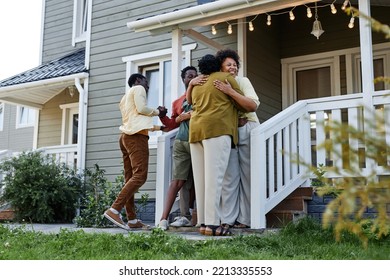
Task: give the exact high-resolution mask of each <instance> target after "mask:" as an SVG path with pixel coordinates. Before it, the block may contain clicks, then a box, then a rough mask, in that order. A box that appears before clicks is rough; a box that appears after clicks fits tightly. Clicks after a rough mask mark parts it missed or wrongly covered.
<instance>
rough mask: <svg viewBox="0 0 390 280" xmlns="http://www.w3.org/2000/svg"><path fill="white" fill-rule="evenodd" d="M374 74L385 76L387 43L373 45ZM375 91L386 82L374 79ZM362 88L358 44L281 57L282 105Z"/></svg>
mask: <svg viewBox="0 0 390 280" xmlns="http://www.w3.org/2000/svg"><path fill="white" fill-rule="evenodd" d="M373 67H374V69H373V70H374V78H376V77H381V76H385V77H387V76H389V73H390V44H389V43H384V44H378V45H374V46H373ZM374 86H375V91H379V90H388V89H390V85H388V84H386V83H383V82H378V83H376V84H375V85H374ZM361 91H362V73H361V57H360V50H359V48H352V49H345V50H338V51H333V52H327V53H319V54H314V55H306V56H300V57H291V58H285V59H282V98H283V108H286V107H288V106H290V105H291V104H293V103H295V102H297V101H298V100H301V99H308V98H317V97H326V96H335V95H341V94H352V93H356V92H361Z"/></svg>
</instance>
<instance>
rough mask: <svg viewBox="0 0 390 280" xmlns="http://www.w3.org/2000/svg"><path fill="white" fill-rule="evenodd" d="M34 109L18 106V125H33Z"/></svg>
mask: <svg viewBox="0 0 390 280" xmlns="http://www.w3.org/2000/svg"><path fill="white" fill-rule="evenodd" d="M34 122H35V110H33V109H30V108H27V107H19V120H18V124H19V125H34Z"/></svg>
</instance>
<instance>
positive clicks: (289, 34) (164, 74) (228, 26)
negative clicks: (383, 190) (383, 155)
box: [0, 0, 390, 228]
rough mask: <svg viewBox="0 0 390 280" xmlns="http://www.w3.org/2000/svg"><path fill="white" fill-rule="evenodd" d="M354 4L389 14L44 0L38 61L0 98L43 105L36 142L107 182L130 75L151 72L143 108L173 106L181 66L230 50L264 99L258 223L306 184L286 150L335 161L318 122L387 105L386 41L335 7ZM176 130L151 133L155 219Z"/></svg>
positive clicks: (159, 0)
mask: <svg viewBox="0 0 390 280" xmlns="http://www.w3.org/2000/svg"><path fill="white" fill-rule="evenodd" d="M350 5H353V6H355V7H358V8H359V10H360V11H362V12H363V13H365V14H367V15H371V16H372V17H374V18H375V19H377V20H379V21H381V22H382V23H385V24H389V23H390V22H389V18H388V16H387V15H388V13H389V11H390V4H389V3H388V2H387V1H383V0H355V1H354V0H351V1H343V0H336V1H331V0H329V1H328V0H324V1H315V0H296V1H291V0H278V1H276V0H251V1H244V0H219V1H193V0H181V1H178V0H169V1H165V0H164V1H163V0H154V1H140V0H139V1H124V0H115V1H101V0H74V1H73V2H72V1H65V0H45V1H44V13H43V21H42V22H43V24H42V54H41V55H42V65H40V66H39V67H37V68H35V69H31V70H27V71H25V72H23V73H21V74H20V75H17V76H15V77H11V78H9V79H5V80H3V81H0V102H2V103H4V104H8V103H10V104H17V105H20V106H26V107H28V108H34V109H37V110H39V113H38V120H37V126H36V132H35V133H34V136H33V137H34V139H33V141H34V146H33V148H35V149H42V150H45V151H46V152H48V153H53V154H56V155H58V156H59V158H60V159H62V160H65V161H67V162H68V163H69V164H75V165H76V167H77V168H79V169H80V170H81V169H84V168H90V167H93V166H94V165H95V164H98V165H99V166H100V167H101V168H102V169H105V170H106V175H107V176H108V178H109V179H110V180H114V178H115V177H116V176H117V175H118V174H120V173H121V168H122V162H121V155H120V151H119V148H118V137H119V130H118V127H119V125H120V123H121V119H120V112H119V109H118V103H119V101H120V99H121V97H122V95H123V94H124V92H125V91H126V90H127V85H126V81H127V78H128V77H129V75H130V74H131V73H133V72H142V73H143V74H144V75H145V76H147V77H148V78H149V81H150V90H149V92H150V94H149V97H148V98H149V100H148V103H149V105H150V106H152V107H157V106H158V105H165V106H167V107H168V108H170V104H171V102H172V100H174V99H175V98H177V97H178V96H180V95H181V94H182V92H183V88H182V85H181V81H180V78H179V77H180V69H182V68H183V67H184V66H186V65H189V64H192V65H195V66H196V65H197V60H198V59H199V58H200V57H202V56H203V55H204V54H206V53H214V52H215V51H216V50H218V49H221V48H228V47H229V48H232V49H236V50H238V52H239V54H240V57H241V59H242V68H241V70H240V74H241V75H244V76H247V77H248V78H249V79H250V80H251V82H252V83H253V85H254V87H255V89H256V91H257V93H258V95H259V98H260V101H261V105H260V107H259V109H258V111H257V114H258V116H259V119H260V121H261V122H262V125H261V126H260V128H259V129H258V130H256V131H254V133H253V135H252V143H253V147H252V177H253V178H252V204H251V205H252V227H253V228H264V227H266V226H267V219H266V214H268V213H270V212H271V211H272V209H274V208H276V207H277V206H278V205H279V204H280V203H281V202H282V201H284V200H285V199H286V197H288V196H289V195H290V194H291V193H293V192H294V191H295V190H296V189H297V188H298V187H300V186H308V185H309V183H308V179H307V176H305V175H306V174H304V173H305V170H304V168H303V166H299V165H298V164H296V163H294V162H292V161H291V155H292V154H293V153H298V154H299V155H300V156H302V158H304V159H305V160H306V161H307V162H313V164H315V165H317V164H320V163H324V164H326V163H328V164H329V163H330V162H332V158H331V155H329V154H327V153H325V152H321V151H315V149H313V147H315V146H316V145H318V144H319V143H321V141H323V140H324V139H325V138H326V137H327V136H326V135H325V134H324V133H323V132H321V129H320V127H321V125H320V124H321V120H324V118H325V117H329V116H332V118H333V119H336V120H337V119H339V120H342V118H344V116H345V115H347V116H348V117H347V120H348V121H349V123H351V124H353V125H356V126H360V125H361V117H360V115H361V112H362V111H361V110H362V104H364V105H366V106H371V107H375V108H384V111H385V112H386V111H387V110H388V106H389V105H388V104H389V101H388V99H387V98H385V97H384V96H385V93H386V92H387V91H386V90H388V89H389V85H387V84H384V83H379V84H374V83H373V79H374V77H377V76H382V75H384V76H390V42H389V41H388V40H386V39H385V38H384V36H383V35H382V34H378V33H373V32H372V30H371V27H370V26H369V25H368V22H367V20H366V19H364V18H363V17H360V18H358V17H356V15H355V14H352V15H348V14H346V13H345V12H343V8H345V7H349V6H350ZM334 11H336V13H334ZM310 15H311V16H310ZM319 23H321V24H319ZM322 31H324V32H322ZM308 116H315V118H312V120H314V123H313V122H312V123H310V119H309V118H308ZM156 121H158V120H157V119H156ZM311 133H313V134H312V135H311ZM386 133H387V135H389V132H388V131H386ZM174 135H175V132H174V131H173V132H170V133H165V134H164V135H161V132H155V133H154V134H152V135H151V137H150V141H149V146H150V168H149V174H148V180H147V182H146V184H145V186H143V187H142V191H141V193H144V192H146V193H148V194H149V198H150V202H151V204H152V205H153V203H154V202H155V211H154V210H153V212H154V213H155V216H156V217H159V215H160V213H161V211H162V203H163V199H164V195H165V190H166V188H167V186H168V182H169V179H170V147H171V140H172V138H173V137H174ZM313 135H315V136H313ZM387 137H388V136H387ZM387 139H388V138H387ZM362 148H363V149H364V147H362ZM281 150H284V151H285V152H286V151H287V152H288V153H285V154H282V153H281V152H280V151H281ZM264 163H266V164H264ZM332 164H333V163H332ZM334 164H341V163H339V162H335V163H334ZM370 166H372V165H369V164H367V165H366V168H367V172H369V171H370V170H369V169H368V167H370ZM385 173H386V172H385V171H383V175H384V176H385V175H386V174H385ZM153 215H154V214H153ZM157 221H158V220H157Z"/></svg>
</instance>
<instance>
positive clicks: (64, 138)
mask: <svg viewBox="0 0 390 280" xmlns="http://www.w3.org/2000/svg"><path fill="white" fill-rule="evenodd" d="M60 108H61V110H62V122H61V145H67V144H72V133H71V131H72V129H73V115H75V114H78V113H79V103H68V104H61V105H60Z"/></svg>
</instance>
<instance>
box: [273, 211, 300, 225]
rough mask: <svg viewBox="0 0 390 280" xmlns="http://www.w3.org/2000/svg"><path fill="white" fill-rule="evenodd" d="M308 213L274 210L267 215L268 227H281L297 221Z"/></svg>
mask: <svg viewBox="0 0 390 280" xmlns="http://www.w3.org/2000/svg"><path fill="white" fill-rule="evenodd" d="M305 215H306V213H305V212H303V211H288V210H285V211H276V210H275V211H274V210H272V211H271V212H269V213H268V214H267V215H266V219H267V228H281V227H283V226H285V225H287V224H288V223H289V222H291V221H293V222H295V221H297V220H299V219H300V218H302V217H304V216H305Z"/></svg>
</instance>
